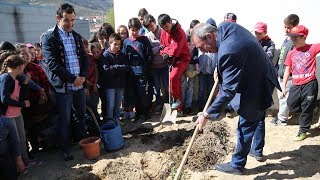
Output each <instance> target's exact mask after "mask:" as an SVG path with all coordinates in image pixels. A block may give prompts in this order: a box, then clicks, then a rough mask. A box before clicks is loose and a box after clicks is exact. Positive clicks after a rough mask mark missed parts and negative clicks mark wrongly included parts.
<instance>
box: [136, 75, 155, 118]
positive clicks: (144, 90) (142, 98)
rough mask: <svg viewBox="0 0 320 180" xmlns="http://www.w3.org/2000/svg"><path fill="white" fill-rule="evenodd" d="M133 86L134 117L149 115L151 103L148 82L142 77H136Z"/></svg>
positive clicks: (151, 94)
mask: <svg viewBox="0 0 320 180" xmlns="http://www.w3.org/2000/svg"><path fill="white" fill-rule="evenodd" d="M135 82H136V84H135V90H134V92H135V107H136V115H137V116H140V115H149V109H150V106H151V102H152V96H153V93H152V87H151V85H149V86H148V81H147V80H146V78H144V77H138V76H136V81H135Z"/></svg>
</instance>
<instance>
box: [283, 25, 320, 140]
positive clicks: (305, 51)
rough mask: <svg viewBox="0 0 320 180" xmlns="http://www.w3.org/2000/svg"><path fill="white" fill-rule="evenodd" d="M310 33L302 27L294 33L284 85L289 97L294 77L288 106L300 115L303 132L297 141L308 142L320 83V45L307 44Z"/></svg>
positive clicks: (292, 32)
mask: <svg viewBox="0 0 320 180" xmlns="http://www.w3.org/2000/svg"><path fill="white" fill-rule="evenodd" d="M308 32H309V30H308V29H307V28H306V27H305V26H302V25H299V26H296V27H294V28H292V29H291V31H290V33H289V34H288V36H290V39H291V40H292V43H293V46H294V49H293V50H292V51H290V52H289V53H288V55H287V58H286V61H285V65H286V70H285V73H284V77H283V83H282V96H285V95H286V88H285V86H286V83H287V81H288V79H289V76H290V73H292V84H293V85H292V86H291V88H290V90H289V97H288V101H287V103H288V106H289V109H290V111H291V112H300V113H301V114H300V120H299V123H300V129H299V132H298V135H297V136H296V137H295V138H294V141H302V140H304V139H306V138H307V134H306V133H307V131H308V130H309V129H310V126H311V121H312V117H313V110H314V108H315V106H316V100H317V95H318V82H317V79H316V74H315V72H316V55H317V54H318V53H319V52H320V44H306V38H307V36H308Z"/></svg>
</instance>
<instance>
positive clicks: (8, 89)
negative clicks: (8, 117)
mask: <svg viewBox="0 0 320 180" xmlns="http://www.w3.org/2000/svg"><path fill="white" fill-rule="evenodd" d="M17 80H18V81H19V85H20V86H21V89H20V99H19V100H14V99H11V94H12V93H13V91H14V88H15V80H14V79H13V78H12V77H11V76H10V74H8V73H3V74H1V75H0V84H1V86H0V116H1V115H5V114H6V112H7V109H8V106H16V107H22V108H24V107H25V106H26V104H25V103H24V100H25V97H26V95H27V93H28V85H25V84H24V83H23V81H24V80H25V79H23V78H21V77H17Z"/></svg>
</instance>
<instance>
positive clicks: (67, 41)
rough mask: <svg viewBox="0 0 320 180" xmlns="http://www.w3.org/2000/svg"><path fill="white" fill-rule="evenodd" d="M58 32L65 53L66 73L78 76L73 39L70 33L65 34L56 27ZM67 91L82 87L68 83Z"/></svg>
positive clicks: (75, 46)
mask: <svg viewBox="0 0 320 180" xmlns="http://www.w3.org/2000/svg"><path fill="white" fill-rule="evenodd" d="M58 29H59V30H58V31H59V35H60V38H61V40H62V43H63V45H64V51H65V59H66V67H67V71H69V72H70V73H71V74H73V75H75V76H79V74H80V65H79V59H78V55H77V45H76V42H75V40H74V37H73V35H72V33H71V32H69V33H68V32H65V31H64V30H63V29H62V28H60V27H59V26H58ZM67 85H68V90H79V89H81V88H82V87H83V86H82V85H81V86H78V87H76V86H74V85H73V84H72V83H70V82H68V83H67Z"/></svg>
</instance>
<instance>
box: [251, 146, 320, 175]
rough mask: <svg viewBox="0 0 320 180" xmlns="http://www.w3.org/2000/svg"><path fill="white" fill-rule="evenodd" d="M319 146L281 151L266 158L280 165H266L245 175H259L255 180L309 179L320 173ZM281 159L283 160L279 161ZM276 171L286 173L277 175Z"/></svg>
mask: <svg viewBox="0 0 320 180" xmlns="http://www.w3.org/2000/svg"><path fill="white" fill-rule="evenodd" d="M319 157H320V146H317V145H305V146H301V147H300V148H299V149H297V150H294V151H283V152H277V153H273V154H270V155H268V156H267V159H271V160H272V159H279V160H280V163H277V164H268V163H267V164H266V165H263V166H259V167H256V168H253V169H248V170H246V174H260V173H264V174H263V175H258V176H257V177H255V179H300V178H309V177H312V176H314V175H315V174H317V173H318V172H320V158H319ZM281 159H283V160H281ZM278 171H288V172H286V173H279V172H278Z"/></svg>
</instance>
